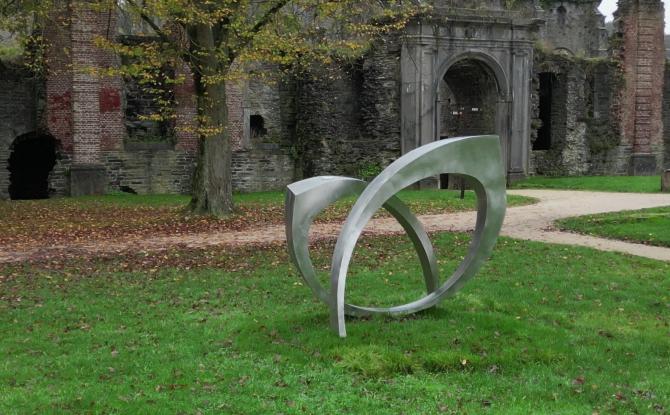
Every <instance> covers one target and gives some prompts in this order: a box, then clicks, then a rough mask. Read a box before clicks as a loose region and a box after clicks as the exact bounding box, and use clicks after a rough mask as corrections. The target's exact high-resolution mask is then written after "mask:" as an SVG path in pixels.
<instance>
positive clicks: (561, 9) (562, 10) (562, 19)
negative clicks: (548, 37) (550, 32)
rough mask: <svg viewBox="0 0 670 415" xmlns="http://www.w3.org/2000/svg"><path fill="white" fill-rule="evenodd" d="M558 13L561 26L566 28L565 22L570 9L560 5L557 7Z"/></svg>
mask: <svg viewBox="0 0 670 415" xmlns="http://www.w3.org/2000/svg"><path fill="white" fill-rule="evenodd" d="M556 13H557V14H558V25H559V26H560V27H561V28H565V23H566V20H567V15H568V10H567V9H566V8H565V6H563V5H560V6H558V8H557V9H556Z"/></svg>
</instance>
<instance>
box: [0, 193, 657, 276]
mask: <svg viewBox="0 0 670 415" xmlns="http://www.w3.org/2000/svg"><path fill="white" fill-rule="evenodd" d="M509 193H510V194H515V195H522V196H530V197H534V198H536V199H538V200H539V203H537V204H534V205H527V206H519V207H513V208H509V209H508V210H507V215H506V217H505V223H504V225H503V229H502V235H504V236H509V237H512V238H517V239H525V240H531V241H540V242H551V243H559V244H569V245H581V246H587V247H591V248H595V249H599V250H603V251H617V252H623V253H628V254H632V255H638V256H642V257H647V258H652V259H658V260H663V261H670V248H660V247H653V246H648V245H641V244H635V243H627V242H621V241H615V240H610V239H603V238H596V237H592V236H586V235H579V234H575V233H570V232H561V231H558V230H556V229H555V227H554V225H553V223H554V221H556V220H557V219H562V218H566V217H571V216H582V215H589V214H594V213H606V212H616V211H622V210H635V209H644V208H651V207H658V206H670V194H643V193H605V192H586V191H570V190H510V191H509ZM420 219H421V222H423V224H424V226H425V227H426V230H428V231H429V232H436V231H469V230H472V228H473V227H474V223H475V212H460V213H451V214H442V215H425V216H421V217H420ZM339 228H340V225H339V224H317V225H314V226H313V228H312V234H311V236H312V237H313V238H315V239H324V238H336V237H337V235H338V233H339ZM364 233H365V234H367V235H384V234H397V233H403V230H402V228H401V227H400V225H398V223H397V222H395V220H394V219H393V218H379V219H374V220H373V221H371V223H370V224H368V227H367V228H366V229H365V231H364ZM284 235H285V234H284V227H283V226H281V225H274V226H267V227H264V228H258V229H251V230H246V231H237V232H218V233H197V234H187V235H175V236H158V237H147V238H133V239H127V240H119V241H95V240H91V241H89V242H86V243H76V244H68V245H63V246H50V247H34V248H31V249H26V250H23V251H12V252H7V251H6V250H4V249H2V248H3V247H2V246H0V263H7V262H20V261H26V260H30V259H34V258H41V259H48V258H49V257H52V256H56V255H58V256H59V257H63V256H72V257H80V256H89V257H91V256H101V255H110V254H115V253H121V252H127V251H144V252H155V251H161V250H165V249H167V248H170V247H178V246H182V247H187V248H204V247H207V246H240V245H253V244H267V243H277V242H282V241H284V239H285V236H284Z"/></svg>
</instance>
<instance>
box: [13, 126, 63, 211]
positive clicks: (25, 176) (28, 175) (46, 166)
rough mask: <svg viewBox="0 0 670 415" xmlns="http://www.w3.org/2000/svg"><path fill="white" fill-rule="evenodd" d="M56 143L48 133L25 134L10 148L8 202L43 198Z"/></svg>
mask: <svg viewBox="0 0 670 415" xmlns="http://www.w3.org/2000/svg"><path fill="white" fill-rule="evenodd" d="M56 158H57V141H56V139H54V138H53V137H52V136H50V135H48V134H39V133H34V132H33V133H28V134H24V135H21V136H19V137H17V138H16V139H15V140H14V142H13V143H12V145H11V147H10V156H9V160H8V165H7V169H8V170H9V196H10V198H11V199H46V198H48V197H49V174H50V173H51V170H53V168H54V166H55V165H56Z"/></svg>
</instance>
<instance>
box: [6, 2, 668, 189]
mask: <svg viewBox="0 0 670 415" xmlns="http://www.w3.org/2000/svg"><path fill="white" fill-rule="evenodd" d="M434 3H435V8H434V10H433V12H432V13H431V14H430V15H426V16H422V17H421V18H419V19H417V20H415V21H413V22H412V23H410V24H409V26H408V27H406V28H405V29H404V30H403V31H402V32H401V33H392V34H387V35H385V36H384V37H383V38H380V39H377V40H375V42H374V44H373V45H372V47H371V48H370V49H369V51H368V52H367V53H366V54H365V56H363V57H362V58H360V59H358V60H356V61H349V62H346V63H341V64H333V65H331V66H329V67H321V68H315V69H314V70H313V71H312V73H310V74H309V75H306V76H303V77H301V78H300V79H269V80H267V79H266V80H264V81H261V80H255V79H253V78H252V79H249V80H243V81H239V82H235V83H233V82H231V83H229V84H228V85H227V91H226V92H227V106H228V113H229V125H228V129H229V132H230V136H231V140H232V147H233V160H232V180H233V186H234V188H235V189H236V190H237V191H259V190H270V189H280V188H282V187H283V186H284V185H286V184H287V183H290V182H291V181H294V180H296V179H300V178H303V177H309V176H312V175H319V174H341V175H353V176H365V175H369V174H371V173H374V172H375V171H378V170H380V169H381V168H383V167H385V166H386V165H388V164H389V163H391V162H392V161H393V160H395V159H396V158H398V157H399V156H400V155H402V154H403V153H406V152H407V151H410V150H411V149H413V148H415V147H417V146H419V145H422V144H426V143H428V142H431V141H434V140H438V139H442V138H446V137H453V136H457V135H466V134H498V135H499V136H500V139H501V147H502V151H503V154H504V156H505V158H506V168H507V175H508V179H509V180H510V181H513V180H516V179H519V178H522V177H525V176H527V175H529V174H544V175H583V174H629V173H633V174H651V173H657V172H659V171H660V169H661V168H663V167H665V168H668V167H670V132H668V131H669V130H670V128H668V129H665V131H664V129H663V124H664V122H665V123H666V125H670V70H668V69H665V68H666V66H665V65H663V62H664V59H665V57H664V56H665V48H664V45H663V40H664V39H663V34H662V32H663V13H662V12H663V6H662V3H661V1H660V0H620V1H619V6H620V8H619V11H618V12H617V20H616V22H615V30H614V33H613V34H612V35H611V36H609V37H608V32H607V29H606V28H605V24H604V19H603V16H602V15H600V13H598V11H597V9H596V7H597V4H598V1H590V0H589V1H555V2H551V1H550V2H542V4H543V5H544V9H542V8H541V7H540V6H539V4H540V2H537V1H530V0H529V1H520V2H505V1H502V0H478V1H476V2H475V3H476V5H473V2H472V1H461V0H435V1H434ZM68 4H69V3H68ZM83 4H85V3H83ZM510 4H513V6H512V7H510ZM54 17H55V19H56V20H59V21H62V23H64V24H62V25H61V24H55V25H52V26H50V27H49V28H46V29H47V36H48V37H49V38H50V39H51V40H52V42H53V43H54V44H55V45H57V47H56V48H53V49H52V50H51V51H50V52H49V56H48V60H49V62H50V68H49V69H50V70H49V74H48V76H47V77H46V79H44V80H42V81H40V80H36V79H33V78H32V77H31V76H30V75H28V74H25V73H23V72H22V71H20V70H19V69H17V68H15V67H5V66H3V67H1V68H0V71H1V72H2V78H0V86H1V87H3V91H7V92H6V93H4V94H3V95H2V97H0V107H2V108H5V111H3V114H5V115H1V114H0V126H1V128H0V198H7V197H9V196H10V195H9V190H8V189H9V185H10V181H11V180H10V174H9V171H8V170H7V168H8V165H7V163H8V160H9V158H10V156H11V153H12V149H13V147H12V146H13V143H14V142H15V141H16V140H17V139H18V138H20V137H22V136H24V135H26V134H38V135H39V134H41V135H40V136H44V137H51V138H53V139H55V140H56V143H57V145H56V150H55V155H54V157H55V166H54V168H53V170H52V171H51V173H50V174H49V176H48V182H49V183H48V187H49V192H50V194H53V195H65V194H69V193H71V192H72V190H73V185H77V186H79V184H77V183H74V184H73V183H72V180H73V177H74V176H76V177H77V178H78V177H80V176H85V174H86V172H89V171H91V172H94V173H91V180H93V181H95V180H100V179H99V178H100V177H102V180H103V181H104V183H102V184H103V185H104V187H106V189H107V190H108V191H109V190H112V191H114V190H120V189H123V190H132V191H135V192H138V193H187V192H188V191H189V190H190V186H191V180H192V173H193V170H194V166H195V155H196V152H197V149H198V145H199V138H198V137H197V135H196V134H195V133H194V132H193V128H189V127H192V126H193V125H194V122H195V117H196V105H195V98H194V85H193V80H192V79H191V77H190V76H189V74H188V69H187V68H186V67H185V66H184V67H180V68H167V69H166V70H170V71H175V72H177V73H178V74H183V75H185V78H186V82H185V83H184V84H182V85H179V86H177V87H175V88H174V90H166V91H165V93H166V94H168V95H169V97H170V99H172V100H173V101H174V109H175V115H176V117H175V120H174V121H172V122H170V123H163V124H159V123H151V122H148V121H146V120H142V119H140V117H139V116H138V115H140V114H144V115H146V114H150V113H151V112H153V111H156V108H154V107H152V103H151V97H150V96H147V95H145V94H144V93H143V92H142V91H141V89H140V88H138V87H137V84H136V82H135V81H134V80H132V79H122V78H120V77H103V76H97V75H94V74H91V72H90V71H87V70H82V68H90V67H91V66H94V67H95V66H97V67H100V68H105V67H110V66H111V67H113V66H114V65H117V64H118V57H117V56H115V55H113V54H110V53H109V52H105V51H102V50H100V49H99V48H97V47H96V46H95V45H94V41H93V39H94V37H96V36H102V37H107V38H111V37H116V36H121V37H123V38H125V39H127V41H142V39H136V38H133V36H132V34H133V30H134V27H132V24H131V22H130V21H129V20H128V19H126V18H125V17H124V16H121V19H120V21H119V23H118V24H117V18H118V16H117V15H116V12H111V11H107V12H105V11H102V12H101V11H98V10H93V9H87V8H86V7H82V8H78V9H76V10H74V9H68V8H63V9H62V10H61V11H60V12H59V14H58V15H56V16H54ZM117 26H118V27H117ZM63 51H66V52H67V53H63ZM251 69H252V70H254V71H262V72H264V73H272V72H273V70H274V68H271V67H259V68H251ZM7 109H11V112H8V111H7ZM8 114H12V115H11V116H9V115H8ZM73 170H76V171H77V174H76V175H74V176H73V175H72V174H70V172H71V171H73ZM82 172H83V173H82ZM101 172H102V174H100V173H101ZM89 184H90V185H91V186H92V187H90V188H98V187H96V186H98V185H100V183H83V184H82V185H81V186H79V187H78V188H87V187H86V186H88V185H89ZM426 184H427V185H430V186H434V185H435V182H434V181H432V182H430V181H429V183H426ZM82 186H83V187H82Z"/></svg>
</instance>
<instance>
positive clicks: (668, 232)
mask: <svg viewBox="0 0 670 415" xmlns="http://www.w3.org/2000/svg"><path fill="white" fill-rule="evenodd" d="M557 223H558V226H559V227H560V228H561V229H563V230H569V231H573V232H578V233H583V234H587V235H594V236H600V237H603V238H610V239H620V240H624V241H629V242H637V243H642V244H647V245H656V246H664V247H669V248H670V206H668V207H660V208H652V209H642V210H635V211H624V212H615V213H603V214H598V215H587V216H578V217H575V218H568V219H562V220H560V221H558V222H557Z"/></svg>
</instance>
